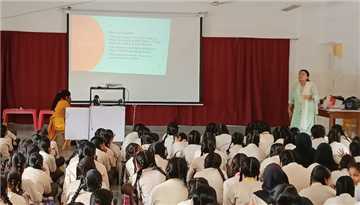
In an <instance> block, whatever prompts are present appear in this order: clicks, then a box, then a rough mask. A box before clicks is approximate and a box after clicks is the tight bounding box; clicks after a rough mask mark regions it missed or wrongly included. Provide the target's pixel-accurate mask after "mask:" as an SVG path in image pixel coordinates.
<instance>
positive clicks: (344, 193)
mask: <svg viewBox="0 0 360 205" xmlns="http://www.w3.org/2000/svg"><path fill="white" fill-rule="evenodd" d="M354 189H355V188H354V181H353V180H352V179H351V178H350V177H348V176H342V177H340V178H339V179H338V180H337V182H336V197H333V198H330V199H328V200H326V201H325V203H324V205H333V204H341V205H352V204H355V203H356V202H357V201H356V200H355V198H354Z"/></svg>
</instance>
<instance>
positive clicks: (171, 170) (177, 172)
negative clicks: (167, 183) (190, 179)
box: [166, 157, 188, 186]
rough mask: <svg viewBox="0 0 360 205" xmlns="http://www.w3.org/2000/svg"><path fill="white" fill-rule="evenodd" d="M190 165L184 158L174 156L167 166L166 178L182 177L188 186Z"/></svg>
mask: <svg viewBox="0 0 360 205" xmlns="http://www.w3.org/2000/svg"><path fill="white" fill-rule="evenodd" d="M187 171H188V167H187V162H186V160H185V159H184V158H180V157H174V158H172V159H170V161H169V163H168V165H167V167H166V180H168V179H180V180H182V181H183V182H184V185H185V186H186V175H187Z"/></svg>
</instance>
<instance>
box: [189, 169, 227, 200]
mask: <svg viewBox="0 0 360 205" xmlns="http://www.w3.org/2000/svg"><path fill="white" fill-rule="evenodd" d="M221 171H222V173H223V175H224V177H225V180H226V179H227V175H226V172H225V171H224V170H221ZM198 177H203V178H205V179H206V180H207V181H208V182H209V185H210V186H211V187H212V188H214V189H215V191H216V196H217V201H218V203H219V204H222V203H223V188H224V186H223V184H224V181H223V179H222V178H221V175H220V173H219V170H218V169H215V168H207V169H204V170H202V171H200V172H197V173H196V174H195V176H194V178H198Z"/></svg>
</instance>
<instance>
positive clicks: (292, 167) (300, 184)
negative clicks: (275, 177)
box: [282, 162, 311, 192]
mask: <svg viewBox="0 0 360 205" xmlns="http://www.w3.org/2000/svg"><path fill="white" fill-rule="evenodd" d="M282 169H283V171H284V172H285V173H286V175H287V176H288V179H289V183H290V184H292V185H294V186H295V188H296V190H297V191H298V192H300V191H301V190H303V189H305V188H307V187H309V186H310V175H311V172H309V170H308V169H306V168H305V167H303V166H302V165H301V164H298V163H296V162H292V163H290V164H288V165H286V166H284V167H283V168H282Z"/></svg>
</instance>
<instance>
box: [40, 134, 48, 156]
mask: <svg viewBox="0 0 360 205" xmlns="http://www.w3.org/2000/svg"><path fill="white" fill-rule="evenodd" d="M39 148H40V150H41V151H44V152H46V153H48V154H50V153H49V148H50V140H49V139H48V138H43V139H41V140H40V142H39Z"/></svg>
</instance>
